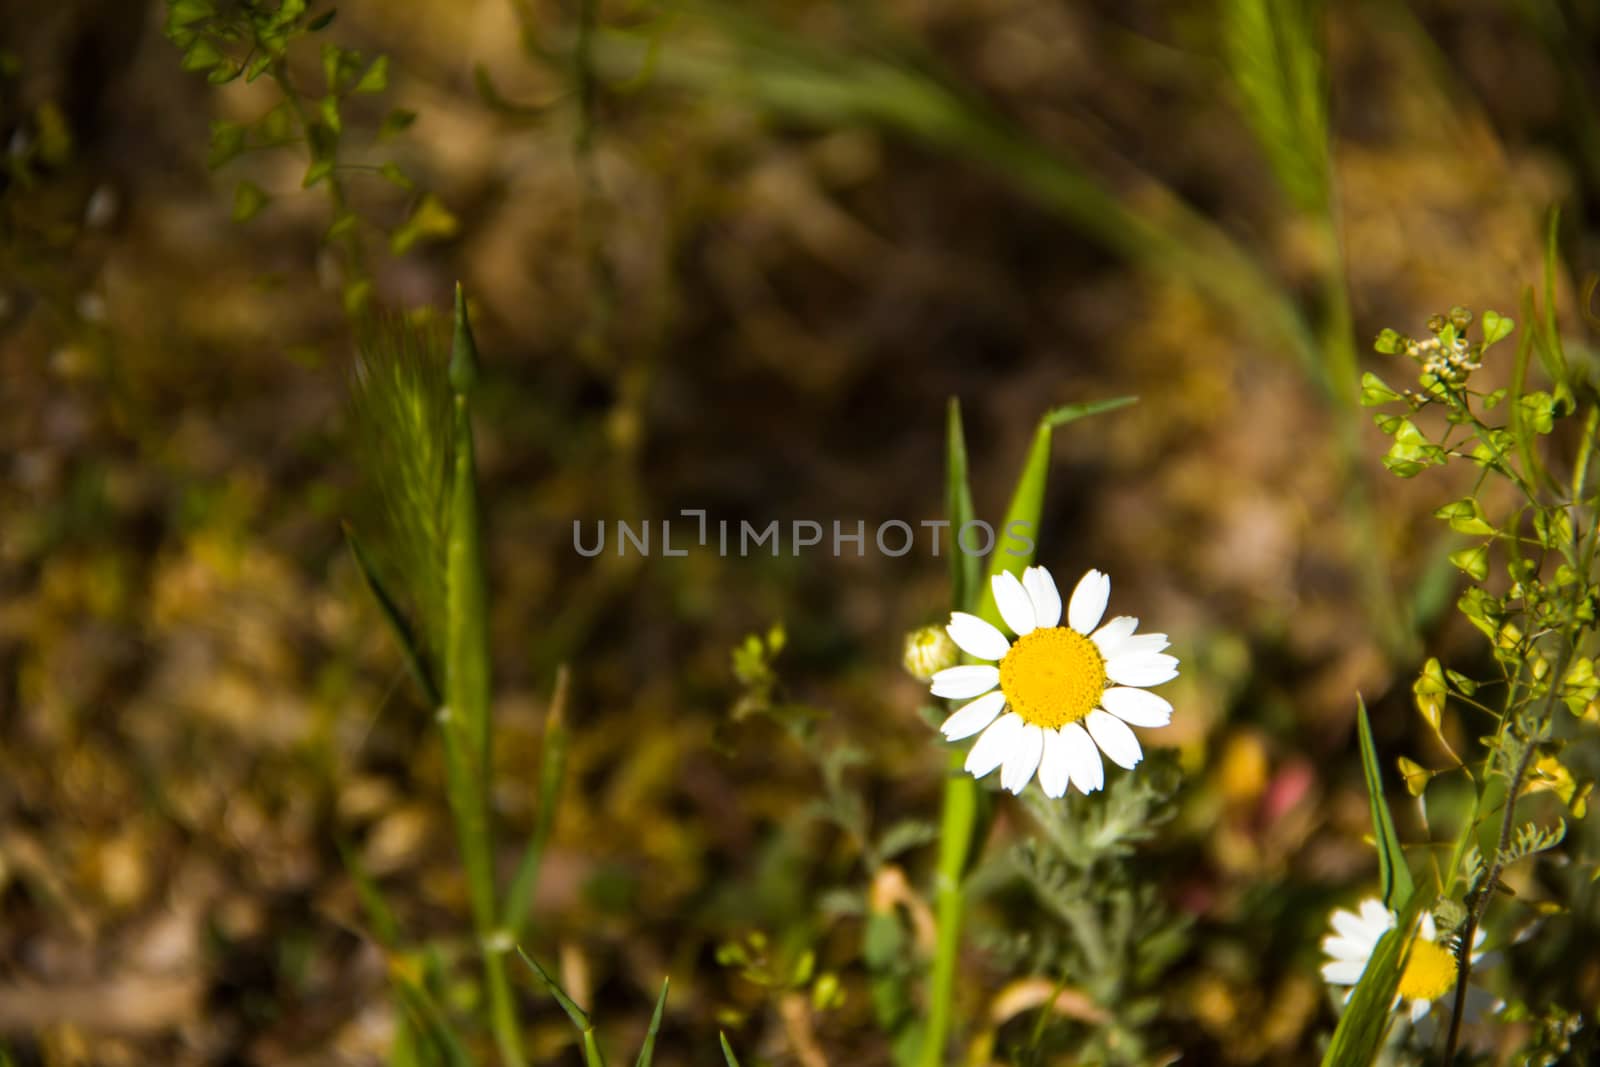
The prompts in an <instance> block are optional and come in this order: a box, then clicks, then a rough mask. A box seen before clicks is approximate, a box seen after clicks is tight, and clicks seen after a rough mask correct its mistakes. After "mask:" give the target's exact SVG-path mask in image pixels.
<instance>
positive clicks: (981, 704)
mask: <svg viewBox="0 0 1600 1067" xmlns="http://www.w3.org/2000/svg"><path fill="white" fill-rule="evenodd" d="M1005 706H1006V695H1005V694H1004V693H1002V692H1000V691H999V690H998V689H996V690H995V691H994V692H992V693H985V694H984V695H983V696H981V697H979V698H978V699H977V700H974V701H973V702H972V703H970V704H963V705H962V706H961V707H959V708H957V709H956V712H955V714H954V715H952V716H950V717H949V718H948V719H946V720H945V721H944V725H943V726H941V727H939V732H940V733H942V734H944V736H945V737H946V738H947V739H949V740H951V741H960V740H962V739H963V738H967V737H971V736H972V735H973V734H975V733H977V732H978V731H979V730H981V729H983V728H984V727H985V726H988V725H989V724H990V723H992V722H994V717H995V716H996V715H998V714H1000V709H1001V708H1003V707H1005Z"/></svg>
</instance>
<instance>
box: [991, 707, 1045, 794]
mask: <svg viewBox="0 0 1600 1067" xmlns="http://www.w3.org/2000/svg"><path fill="white" fill-rule="evenodd" d="M1042 755H1044V731H1043V730H1041V729H1039V727H1037V726H1035V725H1033V723H1031V722H1030V723H1028V724H1027V725H1026V726H1024V727H1023V728H1022V736H1021V737H1019V738H1017V740H1016V742H1015V743H1014V744H1013V745H1012V746H1011V754H1010V755H1009V756H1007V757H1006V764H1005V766H1004V767H1003V768H1002V769H1001V771H1000V784H1001V785H1002V786H1004V787H1005V788H1006V789H1009V790H1010V791H1011V792H1013V793H1020V792H1022V791H1023V790H1024V789H1026V788H1027V786H1028V783H1029V782H1030V781H1032V780H1033V772H1034V771H1036V770H1038V769H1039V757H1040V756H1042Z"/></svg>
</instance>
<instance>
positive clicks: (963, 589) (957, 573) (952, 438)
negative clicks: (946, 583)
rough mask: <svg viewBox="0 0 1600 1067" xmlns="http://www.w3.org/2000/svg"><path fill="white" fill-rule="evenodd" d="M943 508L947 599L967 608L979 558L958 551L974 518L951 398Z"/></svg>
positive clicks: (957, 407)
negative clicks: (946, 536) (947, 534)
mask: <svg viewBox="0 0 1600 1067" xmlns="http://www.w3.org/2000/svg"><path fill="white" fill-rule="evenodd" d="M944 510H945V516H946V517H947V518H948V519H949V520H950V600H951V603H953V604H955V605H956V609H957V610H959V611H967V610H969V607H970V605H971V603H972V597H973V594H974V592H975V591H976V590H977V586H978V557H977V556H975V555H973V554H971V553H969V552H963V551H962V550H961V544H960V542H959V540H958V538H959V536H960V533H961V530H962V528H963V527H964V526H966V525H967V524H968V523H970V522H972V521H973V517H974V516H973V510H972V485H971V483H970V482H969V481H968V478H967V440H966V434H965V432H964V431H963V430H962V427H961V402H960V401H959V400H957V399H956V398H955V397H951V398H950V405H949V410H948V414H947V416H946V418H945V475H944Z"/></svg>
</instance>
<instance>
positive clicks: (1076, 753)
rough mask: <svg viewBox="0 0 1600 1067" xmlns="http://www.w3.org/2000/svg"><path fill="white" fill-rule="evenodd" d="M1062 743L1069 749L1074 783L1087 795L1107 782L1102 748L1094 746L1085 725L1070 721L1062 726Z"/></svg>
mask: <svg viewBox="0 0 1600 1067" xmlns="http://www.w3.org/2000/svg"><path fill="white" fill-rule="evenodd" d="M1061 743H1062V744H1063V745H1064V746H1065V747H1066V750H1067V765H1068V766H1069V767H1070V768H1071V769H1072V784H1073V785H1075V786H1077V787H1078V792H1080V793H1082V794H1084V795H1085V796H1087V795H1088V794H1090V793H1093V792H1094V791H1095V790H1097V789H1099V788H1100V787H1101V786H1103V785H1105V784H1106V767H1105V764H1104V763H1102V762H1100V750H1099V749H1097V748H1095V747H1094V742H1093V741H1091V740H1089V735H1088V734H1086V733H1084V732H1083V727H1081V726H1079V725H1078V724H1077V723H1075V722H1069V723H1067V725H1065V726H1063V727H1062V728H1061Z"/></svg>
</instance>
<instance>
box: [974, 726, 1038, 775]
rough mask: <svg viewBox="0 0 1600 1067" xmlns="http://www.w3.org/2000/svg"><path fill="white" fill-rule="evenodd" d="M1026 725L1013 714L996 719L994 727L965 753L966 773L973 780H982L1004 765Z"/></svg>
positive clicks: (986, 731)
mask: <svg viewBox="0 0 1600 1067" xmlns="http://www.w3.org/2000/svg"><path fill="white" fill-rule="evenodd" d="M1026 725H1027V723H1025V722H1023V721H1022V717H1021V716H1020V715H1017V714H1015V713H1013V714H1010V715H1002V716H1000V718H998V719H996V720H995V722H994V725H992V726H990V727H989V728H988V729H987V730H985V731H984V732H983V733H982V734H980V735H979V736H978V740H977V743H976V744H974V745H973V746H972V751H971V752H968V753H967V762H966V768H967V773H968V774H970V775H972V776H973V777H974V778H982V777H983V776H984V775H986V774H988V773H989V772H990V771H992V770H994V769H995V768H996V767H998V766H1000V764H1002V763H1004V762H1005V761H1006V757H1008V756H1010V755H1011V749H1012V748H1013V747H1014V746H1015V742H1016V740H1017V737H1018V735H1020V734H1021V733H1022V728H1023V727H1024V726H1026Z"/></svg>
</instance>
